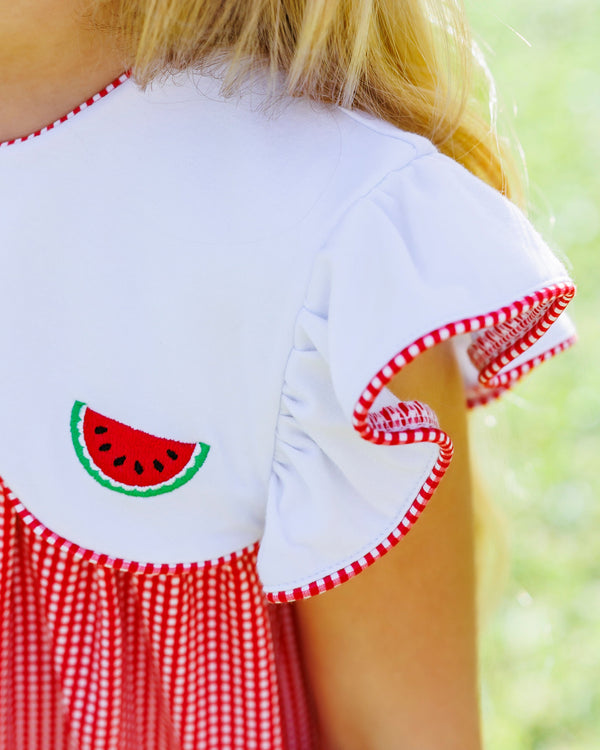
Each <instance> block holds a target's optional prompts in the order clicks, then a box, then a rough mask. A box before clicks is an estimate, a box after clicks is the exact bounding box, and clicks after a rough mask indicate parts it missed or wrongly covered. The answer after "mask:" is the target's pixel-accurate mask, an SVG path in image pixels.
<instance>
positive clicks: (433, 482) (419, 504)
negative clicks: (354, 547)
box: [266, 401, 454, 603]
mask: <svg viewBox="0 0 600 750" xmlns="http://www.w3.org/2000/svg"><path fill="white" fill-rule="evenodd" d="M383 411H385V412H386V413H387V414H386V415H381V416H380V414H381V413H378V415H373V416H374V418H375V419H378V420H380V421H381V420H383V419H388V420H389V421H390V422H391V424H392V429H393V430H394V432H380V431H379V430H374V431H373V435H377V436H378V438H377V440H373V442H378V443H385V444H386V445H411V444H413V443H435V444H437V445H438V446H439V454H438V457H437V460H436V462H435V464H434V466H433V469H432V470H431V473H430V475H429V476H428V478H427V479H426V481H425V484H424V485H423V486H422V487H421V489H420V490H419V493H418V495H417V497H416V498H415V500H414V501H413V503H412V505H411V506H410V508H409V509H408V511H407V513H406V515H405V516H404V518H403V519H402V520H401V521H400V523H399V525H398V526H396V528H395V529H394V530H393V531H392V532H391V533H390V534H388V536H387V537H386V538H385V539H384V540H383V541H382V542H380V543H379V544H378V545H377V546H376V547H375V548H374V549H372V550H371V551H370V552H368V553H367V554H366V555H363V556H362V557H361V558H360V559H358V560H355V561H354V562H353V563H351V564H350V565H347V566H346V567H345V568H342V569H341V570H338V571H336V572H335V573H332V574H331V575H327V576H324V577H323V578H319V579H318V580H316V581H313V582H311V583H308V584H306V585H305V586H298V587H297V588H294V589H290V590H288V591H275V592H267V593H266V597H267V599H268V600H269V601H270V602H274V603H285V602H294V601H298V600H299V599H308V598H309V597H311V596H316V595H317V594H322V593H323V592H324V591H329V590H330V589H332V588H335V586H338V585H339V584H340V583H345V581H348V580H349V579H350V578H353V577H354V576H355V575H358V574H359V573H360V572H361V571H363V570H366V568H368V567H369V566H370V565H372V564H373V563H374V562H375V561H376V560H378V559H379V558H380V557H383V555H385V553H386V552H388V551H389V550H390V549H392V547H395V546H396V545H397V544H398V542H399V541H400V540H401V539H402V538H403V537H405V536H406V534H407V533H408V532H409V531H410V529H411V528H412V526H413V524H414V522H415V521H416V520H417V518H418V517H419V516H420V515H421V513H422V511H423V509H424V508H425V506H426V505H427V503H428V502H429V500H430V499H431V497H432V495H433V493H434V492H435V490H436V488H437V486H438V484H439V483H440V480H441V479H442V477H443V476H444V474H445V473H446V469H447V468H448V466H449V465H450V461H451V460H452V453H453V450H454V448H453V446H452V441H451V440H450V438H449V437H448V435H446V433H445V432H443V431H442V430H440V429H439V428H438V427H437V419H436V418H435V415H433V412H431V409H430V408H429V407H428V406H426V405H425V404H421V403H419V402H418V401H408V402H399V403H398V405H397V406H396V407H385V409H384V410H383V409H382V412H383ZM392 412H393V413H392ZM428 413H429V414H431V415H432V416H433V423H432V424H431V427H430V428H427V427H426V426H423V428H422V429H412V428H407V426H406V425H407V424H410V421H411V420H413V419H415V418H420V419H422V418H423V416H424V415H426V414H428ZM388 435H390V436H391V437H390V438H387V436H388Z"/></svg>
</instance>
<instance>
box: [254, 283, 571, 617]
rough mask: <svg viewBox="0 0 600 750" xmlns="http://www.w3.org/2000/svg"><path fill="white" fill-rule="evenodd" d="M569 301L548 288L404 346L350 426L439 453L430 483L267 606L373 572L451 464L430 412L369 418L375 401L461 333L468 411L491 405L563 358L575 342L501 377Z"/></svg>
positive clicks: (409, 409) (404, 405) (566, 288)
mask: <svg viewBox="0 0 600 750" xmlns="http://www.w3.org/2000/svg"><path fill="white" fill-rule="evenodd" d="M574 295H575V287H574V286H573V284H571V283H570V282H565V283H559V284H553V285H551V286H548V287H546V288H544V289H542V290H540V291H536V292H534V293H533V294H529V295H527V296H525V297H523V298H522V299H520V300H518V301H517V302H514V303H513V304H511V305H508V306H506V307H502V308H501V309H499V310H496V311H494V312H491V313H488V314H486V315H478V316H476V317H473V318H466V319H464V320H459V321H457V322H454V323H449V324H448V325H446V326H443V327H442V328H439V329H437V330H435V331H432V332H430V333H428V334H426V335H425V336H422V337H421V338H420V339H418V340H417V341H415V342H414V343H412V344H410V346H407V347H406V348H405V349H403V350H402V351H401V352H399V353H398V354H397V355H396V356H395V357H393V359H391V360H390V361H389V362H388V363H387V364H386V365H384V367H382V368H381V370H380V371H379V372H378V373H377V374H376V375H375V376H374V377H373V378H372V379H371V381H370V382H369V384H368V385H367V387H366V388H365V390H364V391H363V393H362V395H361V397H360V398H359V400H358V402H357V404H356V407H355V409H354V415H353V424H354V428H355V429H356V430H357V432H359V433H360V435H361V437H363V438H364V439H365V440H368V441H370V442H372V443H376V444H378V445H410V444H412V443H419V442H429V443H434V444H437V445H438V446H439V456H438V459H437V461H436V464H435V466H434V467H433V469H432V472H431V475H430V476H429V478H428V479H427V481H426V482H425V484H424V485H423V487H422V488H421V490H420V491H419V493H418V495H417V498H416V499H415V501H414V502H413V504H412V505H411V507H410V508H409V510H408V512H407V514H406V516H405V517H404V518H403V519H402V521H401V523H400V525H399V526H398V527H397V528H396V529H394V531H392V533H391V534H389V535H388V536H387V537H386V538H385V539H384V540H383V541H382V542H381V543H380V544H378V545H377V546H376V547H375V549H373V550H372V551H371V552H369V553H368V554H367V555H364V556H363V557H362V558H361V559H360V560H356V561H355V562H353V563H352V564H351V565H348V566H346V567H345V568H343V569H341V570H338V571H337V572H336V573H333V574H331V575H328V576H325V577H324V578H321V579H319V580H317V581H313V582H311V583H309V584H306V585H305V586H301V587H298V588H294V589H291V590H289V591H279V592H270V593H268V594H267V597H268V599H269V601H273V602H291V601H296V600H298V599H305V598H308V597H310V596H315V595H317V594H320V593H322V592H324V591H328V590H329V589H332V588H334V587H335V586H337V585H339V584H340V583H343V582H344V581H347V580H348V579H349V578H352V577H353V576H355V575H357V574H358V573H360V572H361V571H362V570H365V568H368V567H369V566H370V565H372V564H373V563H374V562H375V561H376V560H377V559H378V558H380V557H381V556H382V555H384V554H385V553H386V552H387V551H388V550H389V549H391V548H392V547H393V546H395V545H396V544H397V543H398V542H399V541H400V539H402V537H403V536H405V535H406V533H407V532H408V531H409V529H410V528H411V527H412V525H413V524H414V522H415V520H416V519H417V518H418V517H419V515H420V513H421V512H422V511H423V509H424V508H425V506H426V505H427V502H428V501H429V499H430V498H431V496H432V494H433V492H434V490H435V489H436V487H437V486H438V484H439V482H440V480H441V479H442V477H443V475H444V474H445V472H446V469H447V468H448V466H449V464H450V461H451V459H452V451H453V447H452V441H451V440H450V438H449V437H448V435H446V433H445V432H443V431H442V430H440V429H439V426H438V423H437V419H436V417H435V414H434V413H433V412H432V410H431V409H430V408H429V407H428V406H427V405H425V404H421V403H419V402H415V401H410V402H399V403H398V404H397V405H396V406H393V407H389V406H387V407H383V408H382V409H380V410H379V411H377V412H375V413H374V412H373V411H371V410H372V407H373V405H374V404H375V401H376V399H377V396H378V395H379V394H380V393H381V391H382V390H383V388H384V387H385V386H386V385H387V384H388V383H389V382H390V380H392V378H393V377H394V376H395V375H397V374H398V373H399V372H400V371H401V370H402V369H403V368H404V367H405V366H406V365H407V364H409V363H410V362H412V361H413V360H414V359H415V358H416V357H417V356H418V355H419V354H422V353H423V352H424V351H426V350H427V349H430V348H431V347H433V346H435V345H436V344H439V343H441V342H442V341H446V340H448V339H450V338H452V337H454V336H459V335H461V334H464V333H473V332H475V331H482V333H481V334H480V335H479V336H478V337H477V339H476V340H475V341H474V342H473V344H472V345H471V347H470V348H469V356H470V358H471V361H472V362H473V364H474V365H475V366H476V367H477V368H478V370H479V382H480V383H481V384H482V385H483V386H485V387H486V388H488V389H489V392H488V393H487V394H486V395H485V396H481V394H479V393H477V394H473V396H472V397H471V398H469V400H468V405H469V406H477V405H479V404H482V403H487V402H488V401H489V400H491V399H493V398H497V397H498V396H499V395H501V393H503V392H504V391H505V390H506V389H507V388H509V387H510V385H512V383H515V382H516V381H517V380H518V379H519V378H521V377H522V376H523V375H525V374H526V373H527V372H529V371H530V370H532V369H533V367H535V366H536V365H538V364H539V363H541V362H543V361H545V360H546V359H549V358H550V357H552V356H554V355H555V354H557V353H558V352H560V351H563V350H564V349H566V348H567V347H568V346H570V345H571V344H572V343H573V342H574V338H572V339H569V340H568V341H564V342H562V343H560V344H559V345H557V346H555V347H553V348H551V349H550V350H548V351H547V352H544V353H543V354H541V355H539V356H537V357H535V358H533V359H531V360H529V361H528V362H525V363H523V364H521V365H519V366H518V367H514V368H512V369H509V370H506V371H505V370H504V368H506V367H507V366H508V365H509V364H510V363H511V362H512V361H513V360H514V359H516V358H517V357H518V356H520V355H521V354H523V352H525V351H527V349H529V347H531V346H532V344H534V343H535V342H536V341H537V340H538V339H539V338H540V337H541V336H542V335H543V334H544V333H545V332H546V331H547V330H548V329H549V328H550V326H551V325H552V323H554V322H555V321H556V319H557V318H558V316H559V315H560V314H561V313H562V312H563V310H564V309H565V307H566V306H567V304H568V303H569V302H570V301H571V299H572V298H573V297H574Z"/></svg>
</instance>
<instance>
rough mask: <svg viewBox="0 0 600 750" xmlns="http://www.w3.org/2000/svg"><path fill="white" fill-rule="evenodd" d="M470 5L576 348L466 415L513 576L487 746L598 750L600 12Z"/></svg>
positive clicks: (514, 0) (498, 616) (488, 685)
mask: <svg viewBox="0 0 600 750" xmlns="http://www.w3.org/2000/svg"><path fill="white" fill-rule="evenodd" d="M466 5H467V10H468V13H469V16H470V19H471V22H472V24H473V26H474V28H475V32H476V38H477V40H478V42H479V44H480V46H481V47H482V48H483V50H484V53H485V55H486V58H487V61H488V64H489V66H490V68H491V70H492V72H493V74H494V75H495V77H496V81H497V84H498V91H499V96H500V108H501V112H500V115H501V119H506V117H507V116H508V120H509V121H510V122H512V126H511V127H512V128H513V129H514V130H515V131H516V134H517V136H518V138H519V139H520V141H521V144H522V146H523V150H524V153H525V155H526V163H527V169H528V173H529V205H530V216H531V218H532V219H533V221H534V223H535V224H536V226H537V227H538V229H540V231H541V232H542V234H543V235H544V236H545V237H546V239H547V240H548V241H549V243H550V245H551V246H552V247H553V248H554V249H555V250H559V251H562V252H563V253H564V254H565V255H566V257H567V259H568V262H569V263H570V264H572V267H571V273H572V275H573V278H574V279H575V281H576V283H577V285H578V296H577V298H576V301H575V303H573V304H572V310H571V315H572V316H573V317H574V319H575V322H576V324H577V327H578V332H579V337H580V341H579V343H578V345H577V346H576V347H575V348H574V349H572V350H570V351H568V352H566V353H564V354H561V355H560V356H559V357H557V358H556V359H555V360H553V361H551V362H550V363H547V364H545V365H544V366H543V367H541V368H540V369H539V371H537V372H536V373H535V374H534V375H532V376H531V378H529V379H525V381H524V382H523V383H522V384H521V385H519V386H518V387H517V388H516V390H515V393H514V394H510V395H508V396H507V397H505V398H504V400H503V401H502V402H501V403H497V404H494V405H493V406H491V407H485V408H483V409H480V410H479V411H478V413H477V414H476V415H474V436H475V440H474V443H475V444H476V445H477V456H478V459H479V463H480V465H482V466H483V471H482V473H483V474H485V480H484V481H485V485H486V486H487V488H488V492H489V493H490V494H491V495H492V496H493V499H494V503H495V505H496V506H497V507H498V509H499V512H500V514H501V515H503V516H504V518H505V524H504V525H505V527H506V529H505V534H506V538H507V540H508V541H507V543H508V550H507V555H506V559H507V561H508V562H507V564H508V568H509V569H508V572H507V575H506V582H505V583H504V584H503V588H502V590H501V592H500V596H499V598H498V600H497V602H496V605H495V608H494V609H493V610H492V613H491V616H490V617H489V618H488V620H487V623H486V625H485V627H484V630H483V635H482V642H481V656H482V690H483V705H482V710H483V721H484V733H485V741H486V744H485V748H486V750H598V748H600V470H599V469H600V346H599V345H598V344H599V334H600V328H599V324H598V320H599V318H600V259H599V255H600V176H599V173H600V8H599V7H598V3H597V0H552V1H551V2H548V0H527V2H523V1H522V0H485V1H484V2H481V0H467V3H466ZM495 523H496V524H498V525H499V526H502V522H501V519H500V520H497V521H496V522H495ZM493 585H495V586H496V588H498V584H493Z"/></svg>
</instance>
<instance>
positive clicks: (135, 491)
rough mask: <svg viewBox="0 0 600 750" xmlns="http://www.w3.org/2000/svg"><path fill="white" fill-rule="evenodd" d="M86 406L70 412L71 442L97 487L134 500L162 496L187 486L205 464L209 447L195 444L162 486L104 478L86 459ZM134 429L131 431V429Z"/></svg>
mask: <svg viewBox="0 0 600 750" xmlns="http://www.w3.org/2000/svg"><path fill="white" fill-rule="evenodd" d="M86 409H87V404H85V403H84V402H83V401H75V403H74V404H73V409H72V410H71V438H72V440H73V447H74V448H75V453H76V454H77V458H78V459H79V462H80V463H81V465H82V466H83V468H84V469H85V470H86V471H87V473H88V474H89V475H90V476H91V477H93V478H94V479H95V480H96V481H97V482H98V483H99V484H101V485H102V486H104V487H107V488H108V489H109V490H115V492H122V493H123V494H124V495H133V496H134V497H152V496H154V495H163V494H164V493H165V492H172V491H173V490H175V489H177V488H178V487H181V486H182V485H183V484H186V483H187V482H189V481H190V479H191V478H192V477H193V476H194V475H195V474H196V472H197V471H198V469H199V468H200V467H201V466H202V464H203V463H204V462H205V461H206V456H207V455H208V451H209V450H210V446H209V445H207V444H206V443H196V447H195V448H194V452H193V453H192V456H191V458H190V460H189V461H188V463H187V464H186V465H185V467H184V468H183V469H182V470H181V471H180V472H179V473H177V474H176V475H175V476H174V477H171V479H168V480H167V481H166V482H162V483H161V484H155V485H151V486H150V487H137V486H131V485H129V484H123V483H122V482H117V481H116V480H115V479H112V478H111V477H109V476H107V475H106V474H105V473H104V472H103V471H102V470H101V469H100V468H99V467H98V466H96V464H95V463H94V461H93V459H92V457H91V456H90V455H89V452H88V449H87V446H86V444H85V440H84V437H83V419H84V416H85V411H86ZM132 429H133V428H132Z"/></svg>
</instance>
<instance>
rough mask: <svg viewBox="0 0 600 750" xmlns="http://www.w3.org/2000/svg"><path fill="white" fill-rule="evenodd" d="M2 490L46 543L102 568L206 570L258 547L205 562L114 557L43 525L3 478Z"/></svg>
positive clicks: (149, 571)
mask: <svg viewBox="0 0 600 750" xmlns="http://www.w3.org/2000/svg"><path fill="white" fill-rule="evenodd" d="M0 492H1V493H2V494H4V496H5V497H6V498H7V499H8V501H9V502H10V504H11V505H12V506H13V508H14V510H15V512H16V513H17V515H18V516H19V518H20V519H21V520H22V521H23V523H24V524H26V525H27V526H29V527H30V528H31V530H32V531H33V533H34V534H35V535H36V536H38V537H39V538H40V539H43V540H44V541H45V542H46V543H47V544H49V545H51V546H52V547H56V548H59V549H61V550H63V551H64V552H66V553H67V554H68V555H69V557H70V558H72V559H75V560H83V561H86V562H89V563H92V564H94V565H101V566H102V567H105V568H112V569H114V570H122V571H126V572H128V573H137V574H139V575H158V574H165V573H169V574H171V575H179V574H182V573H189V572H191V571H196V570H200V569H201V570H207V569H209V568H212V567H215V566H219V565H223V564H224V563H233V562H236V561H237V560H239V559H242V558H245V557H246V556H247V555H248V554H253V553H254V552H255V551H256V550H257V548H258V542H255V543H254V544H251V545H249V546H248V547H245V548H244V549H242V550H236V551H235V552H231V553H230V554H228V555H224V556H222V557H217V558H214V559H212V560H205V561H203V562H191V563H174V564H169V563H161V564H157V563H144V562H136V561H133V560H125V559H123V558H120V557H112V556H111V555H104V554H100V553H98V552H94V551H93V550H91V549H86V548H85V547H80V546H79V545H78V544H75V543H73V542H70V541H69V540H68V539H65V538H64V537H62V536H59V535H58V534H56V533H54V531H51V530H50V529H49V528H48V527H47V526H44V524H43V523H42V522H41V521H39V520H38V519H37V518H36V517H35V516H34V515H33V514H32V513H30V512H29V511H28V510H27V508H26V507H25V506H24V505H23V503H22V502H21V501H20V500H19V499H18V498H17V497H16V495H15V494H14V493H13V492H12V490H11V489H10V488H9V487H7V486H6V485H5V484H4V482H3V480H2V478H0Z"/></svg>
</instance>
